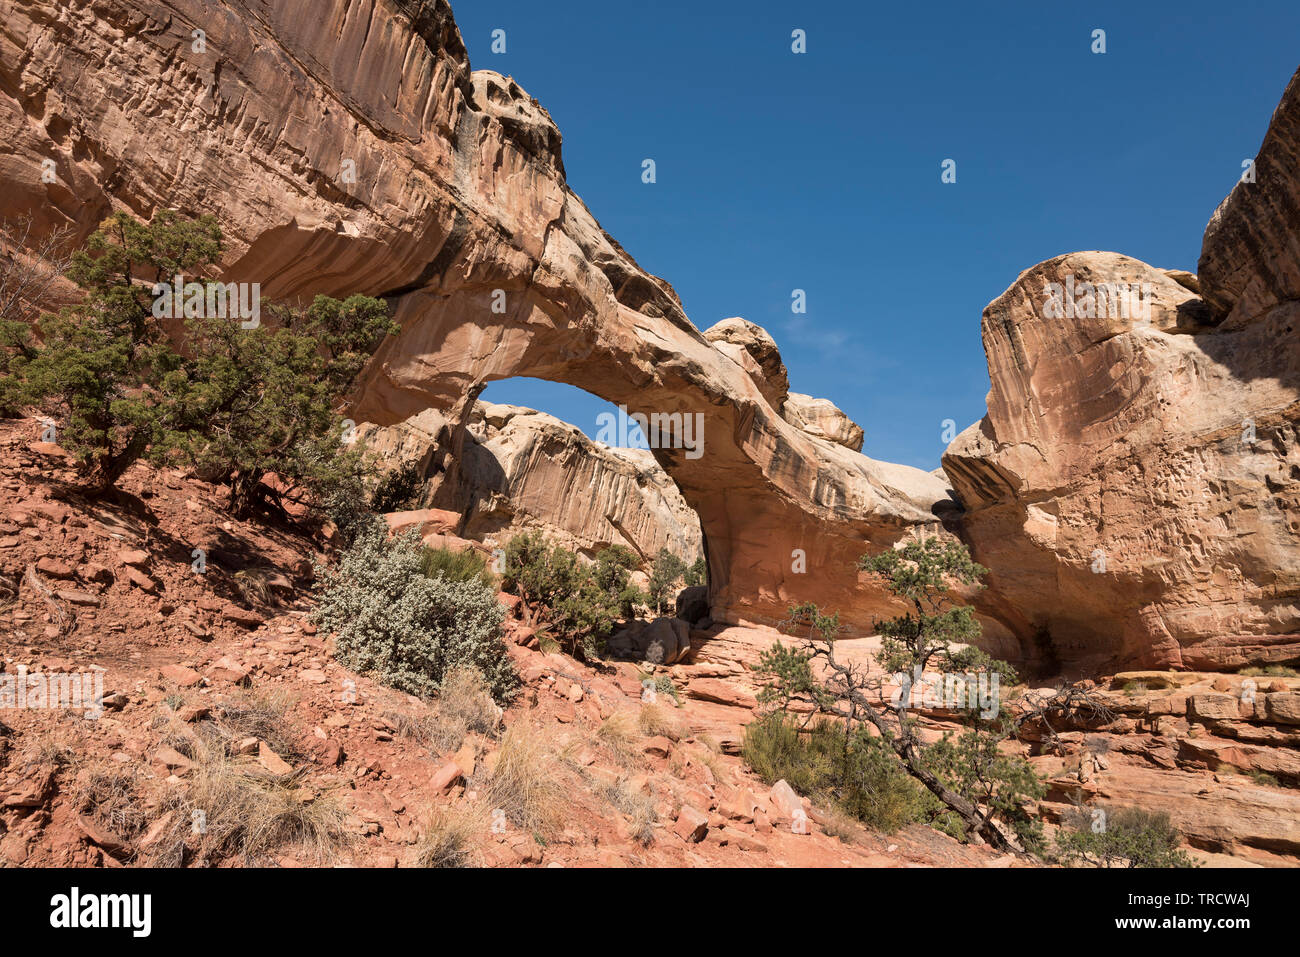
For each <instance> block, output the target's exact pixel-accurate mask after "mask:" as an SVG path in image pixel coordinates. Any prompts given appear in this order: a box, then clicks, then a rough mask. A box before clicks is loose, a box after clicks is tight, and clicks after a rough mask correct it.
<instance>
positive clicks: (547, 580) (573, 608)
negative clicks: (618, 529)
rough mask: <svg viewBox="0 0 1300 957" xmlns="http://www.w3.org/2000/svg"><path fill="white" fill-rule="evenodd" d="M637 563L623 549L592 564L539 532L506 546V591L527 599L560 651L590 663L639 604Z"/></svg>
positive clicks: (605, 552)
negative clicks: (633, 579) (633, 576)
mask: <svg viewBox="0 0 1300 957" xmlns="http://www.w3.org/2000/svg"><path fill="white" fill-rule="evenodd" d="M635 564H636V556H635V554H634V553H632V552H631V551H630V550H628V549H626V548H623V547H622V546H613V547H612V548H607V549H604V550H602V551H601V552H600V553H599V554H597V556H596V561H595V563H594V564H588V563H586V562H584V561H583V560H582V559H581V558H580V557H579V556H578V555H577V554H575V553H574V552H571V551H569V550H568V549H567V548H563V547H561V546H560V545H555V544H552V543H550V542H548V541H547V540H546V539H545V537H543V536H542V534H541V533H540V532H536V531H531V532H524V533H523V534H521V535H516V536H515V537H514V538H512V539H511V540H510V543H509V544H508V545H507V546H506V553H505V574H504V575H503V577H502V581H501V588H502V590H503V591H506V592H509V593H511V594H514V595H518V596H519V597H520V598H522V599H523V600H524V604H525V605H526V606H527V607H528V609H529V614H530V615H531V616H532V617H533V618H534V620H541V621H542V622H543V623H544V624H545V625H546V626H547V627H548V629H549V634H550V635H551V636H553V637H554V638H555V639H556V641H557V642H558V644H559V645H560V647H561V648H563V649H564V650H566V651H568V652H569V653H571V654H578V653H581V654H582V655H583V656H584V657H585V658H587V659H589V660H590V659H592V658H595V657H598V656H599V655H600V653H601V651H602V649H603V648H604V643H605V638H606V637H607V636H608V635H609V633H610V631H611V630H612V629H613V627H614V622H615V621H617V620H619V619H620V618H626V617H629V616H630V615H631V614H632V612H633V611H634V609H635V606H636V605H637V604H638V603H639V601H640V592H639V591H637V590H636V589H635V588H633V587H632V586H631V585H630V584H629V580H630V569H631V568H633V567H635Z"/></svg>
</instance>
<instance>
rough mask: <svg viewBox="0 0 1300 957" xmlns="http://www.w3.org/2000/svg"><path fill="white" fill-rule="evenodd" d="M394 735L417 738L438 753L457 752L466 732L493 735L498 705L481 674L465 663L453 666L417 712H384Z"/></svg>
mask: <svg viewBox="0 0 1300 957" xmlns="http://www.w3.org/2000/svg"><path fill="white" fill-rule="evenodd" d="M384 717H385V718H387V719H388V720H389V721H391V722H393V725H394V726H395V727H396V728H397V733H398V735H400V736H402V737H406V738H411V739H412V740H415V741H418V742H419V743H420V744H422V745H424V746H426V747H428V748H430V749H431V750H433V751H435V752H437V753H438V754H446V753H448V752H450V751H457V750H459V749H460V746H461V745H462V744H464V743H465V737H466V735H468V734H470V733H471V732H473V733H475V734H483V735H493V734H495V733H496V731H497V728H498V727H499V725H500V722H501V708H500V707H499V706H498V705H497V703H496V702H495V701H493V700H492V692H491V688H490V687H489V685H488V683H487V679H486V678H484V677H483V673H482V672H481V671H479V670H478V669H477V668H474V667H471V666H468V665H457V666H456V667H454V668H452V669H450V670H449V671H448V672H447V675H446V677H444V678H443V680H442V687H441V688H440V689H439V691H438V697H437V699H436V700H435V701H434V702H433V703H432V704H431V705H430V706H429V710H428V711H427V712H424V713H422V714H419V715H412V714H405V713H397V712H394V713H391V714H386V715H384Z"/></svg>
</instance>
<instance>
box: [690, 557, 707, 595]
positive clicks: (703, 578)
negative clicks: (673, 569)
mask: <svg viewBox="0 0 1300 957" xmlns="http://www.w3.org/2000/svg"><path fill="white" fill-rule="evenodd" d="M708 583H709V565H708V562H706V561H705V560H704V556H703V555H701V556H700V557H699V558H697V559H695V561H694V562H692V563H691V567H690V568H688V569H686V587H687V588H691V587H694V586H695V585H707V584H708Z"/></svg>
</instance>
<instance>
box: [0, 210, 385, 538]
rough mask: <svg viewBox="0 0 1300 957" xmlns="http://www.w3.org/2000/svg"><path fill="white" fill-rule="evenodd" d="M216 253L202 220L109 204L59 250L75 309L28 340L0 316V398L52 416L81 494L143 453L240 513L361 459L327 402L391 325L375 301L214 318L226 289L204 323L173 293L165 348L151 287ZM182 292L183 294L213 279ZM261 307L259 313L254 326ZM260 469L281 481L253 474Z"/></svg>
mask: <svg viewBox="0 0 1300 957" xmlns="http://www.w3.org/2000/svg"><path fill="white" fill-rule="evenodd" d="M221 251H222V236H221V228H220V226H219V224H218V223H217V220H216V218H215V217H214V216H210V215H207V216H200V217H198V218H197V219H193V220H191V219H187V218H185V217H183V216H181V215H180V214H178V213H176V212H174V211H172V210H166V209H160V210H158V211H156V212H155V213H154V216H153V218H152V220H151V221H150V222H149V223H141V222H137V221H136V220H135V219H133V218H132V217H131V216H130V215H128V214H127V213H124V212H115V213H113V214H111V215H110V216H109V217H108V218H107V219H106V220H104V222H103V224H102V225H101V226H100V228H99V229H98V230H97V231H96V232H95V233H94V234H93V235H91V237H90V238H89V239H88V240H87V242H86V248H85V249H83V250H81V251H78V252H77V253H76V254H75V255H73V256H72V257H71V259H70V264H69V266H68V268H67V270H66V274H67V276H68V278H69V279H71V280H72V281H73V282H75V283H76V284H77V285H78V286H79V287H80V288H81V290H82V294H83V295H82V299H81V301H80V302H78V303H76V304H75V305H72V306H68V307H66V308H64V309H63V310H61V311H60V312H59V313H58V314H57V315H50V314H47V315H43V316H42V317H41V318H40V320H39V321H38V322H37V323H36V328H37V331H38V332H39V336H38V337H32V336H30V335H29V334H28V333H27V331H26V328H25V326H24V325H23V324H22V323H16V322H14V321H12V320H10V319H8V318H6V319H4V321H3V322H0V354H2V355H0V403H3V404H4V405H5V406H6V407H13V406H15V405H35V406H38V407H40V408H41V409H42V410H45V411H48V412H50V413H51V414H53V415H54V416H55V417H56V418H57V419H58V441H59V443H60V444H61V445H63V446H64V447H65V448H66V449H67V450H68V451H69V452H70V453H71V454H72V455H73V457H74V459H75V461H76V463H77V467H78V469H79V471H80V472H81V473H82V476H83V477H84V479H85V482H86V491H87V492H88V493H89V494H91V495H92V496H99V495H104V494H106V493H108V492H109V491H110V490H111V489H112V488H113V487H114V486H115V485H116V484H117V482H118V480H119V479H120V478H121V477H122V475H123V474H125V472H126V470H127V469H128V468H130V467H131V465H132V464H133V463H135V462H136V461H137V460H139V459H141V458H148V459H149V460H151V461H153V462H155V463H165V464H182V465H185V466H189V467H193V468H194V469H196V471H197V472H198V473H199V474H200V475H201V476H203V477H204V478H206V479H208V480H210V481H213V482H227V483H229V486H230V509H231V511H232V512H234V513H235V514H236V515H238V516H241V517H243V516H247V515H248V514H250V513H251V512H252V511H253V510H254V509H255V508H257V507H258V506H262V505H267V506H269V507H271V508H272V509H273V510H276V511H278V512H279V513H280V514H283V513H284V509H283V507H282V506H281V504H280V499H281V496H282V494H283V490H284V487H285V486H295V487H297V488H298V489H300V490H306V491H307V492H309V493H311V495H312V496H314V497H315V499H316V500H317V501H321V500H323V499H324V498H326V497H328V495H329V493H330V491H331V489H332V488H333V487H334V486H335V485H337V484H338V483H339V482H341V481H343V480H344V479H345V478H346V477H347V476H348V475H350V474H352V473H355V472H358V471H359V470H361V468H362V462H361V457H360V453H359V452H356V451H349V450H347V449H346V447H345V446H344V444H343V443H342V442H341V438H342V433H343V420H342V419H341V418H340V417H339V416H338V415H336V414H335V412H334V407H335V405H336V404H337V401H338V399H339V397H340V395H342V393H343V392H344V391H346V389H347V387H348V386H349V385H350V383H351V382H352V380H353V379H354V378H355V377H356V375H357V373H358V372H360V370H361V368H362V366H364V365H365V363H366V361H367V360H368V359H369V356H370V353H371V352H372V351H373V349H374V347H375V346H376V345H377V343H378V341H379V339H380V338H382V337H383V336H385V335H387V334H389V333H392V332H395V331H396V329H397V326H396V325H395V324H394V323H393V322H392V321H391V320H390V319H389V318H388V312H387V308H388V307H387V306H386V305H385V303H384V302H382V301H381V300H378V299H373V298H370V297H367V296H350V297H348V298H347V299H346V300H342V301H340V300H337V299H332V298H330V297H328V296H317V297H316V298H315V299H314V300H313V301H312V302H311V304H310V305H308V306H305V307H303V308H296V307H295V308H289V307H285V306H279V305H276V304H274V303H269V302H268V303H262V302H260V299H259V312H258V317H259V324H257V325H254V326H246V324H245V323H244V322H241V319H240V318H238V317H235V316H230V315H227V309H226V308H225V307H224V302H225V299H224V296H223V299H222V303H223V305H222V306H221V307H220V308H219V310H218V309H217V308H216V300H215V298H213V299H212V307H213V309H214V311H219V313H220V315H217V316H213V315H208V316H203V315H202V313H204V312H206V311H207V309H208V307H207V305H204V306H202V307H200V306H199V305H198V303H197V301H194V302H191V301H190V298H189V296H190V294H189V293H188V292H187V293H186V294H185V299H186V301H185V303H184V305H183V306H181V304H179V303H173V304H172V305H173V306H174V307H175V310H179V312H183V313H184V314H185V316H186V317H187V318H185V319H184V329H185V336H184V346H183V349H180V350H178V349H177V347H176V345H175V342H174V339H175V336H176V333H177V328H176V327H177V326H178V325H179V324H180V322H181V320H180V319H179V318H174V319H167V318H166V316H165V314H164V310H161V309H158V308H157V307H158V306H160V305H163V300H162V299H161V298H160V297H159V296H156V295H155V291H156V290H157V291H158V292H159V293H161V292H162V290H164V289H168V290H169V288H170V287H169V286H168V283H169V282H171V280H172V278H173V277H174V276H176V275H183V276H188V277H191V278H193V277H196V276H200V275H202V274H204V273H205V272H211V271H212V269H213V268H215V265H216V263H218V262H219V261H220V258H221ZM144 277H148V279H145V278H144ZM149 280H155V281H156V283H157V285H155V284H154V282H150V281H149ZM190 285H193V286H194V293H195V296H196V298H206V296H198V294H199V293H202V292H211V293H215V292H216V290H217V289H218V288H219V286H218V284H204V283H202V282H197V283H190V284H187V288H188V287H189V286H190ZM169 298H170V296H169ZM250 304H251V303H250ZM261 309H265V310H267V311H268V313H269V315H270V316H271V317H272V318H271V320H270V321H268V322H266V323H261V321H260V319H261V316H260V310H261ZM175 310H174V311H173V313H172V314H173V315H177V311H175ZM196 312H197V313H198V314H199V315H196V314H195V313H196ZM248 318H252V316H251V315H250V316H249V317H248ZM38 340H39V341H38ZM271 472H274V473H275V474H276V475H277V476H279V478H280V480H281V481H280V483H278V485H279V490H273V489H271V488H270V487H269V486H270V484H273V483H264V482H263V479H264V478H265V477H266V476H267V475H268V473H271Z"/></svg>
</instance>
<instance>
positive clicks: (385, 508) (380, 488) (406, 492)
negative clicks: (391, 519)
mask: <svg viewBox="0 0 1300 957" xmlns="http://www.w3.org/2000/svg"><path fill="white" fill-rule="evenodd" d="M423 485H424V472H423V471H422V470H421V468H420V461H419V459H410V460H409V461H406V462H403V463H402V464H401V465H399V466H398V467H397V468H395V469H392V470H391V471H388V472H385V473H384V474H383V475H381V476H380V477H379V481H378V482H376V483H375V490H374V491H373V492H371V493H370V510H371V511H373V512H377V513H378V514H380V515H382V514H384V513H385V512H398V511H401V510H402V509H407V508H415V507H417V501H416V499H417V497H418V496H419V493H420V489H421V487H422V486H423Z"/></svg>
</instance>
